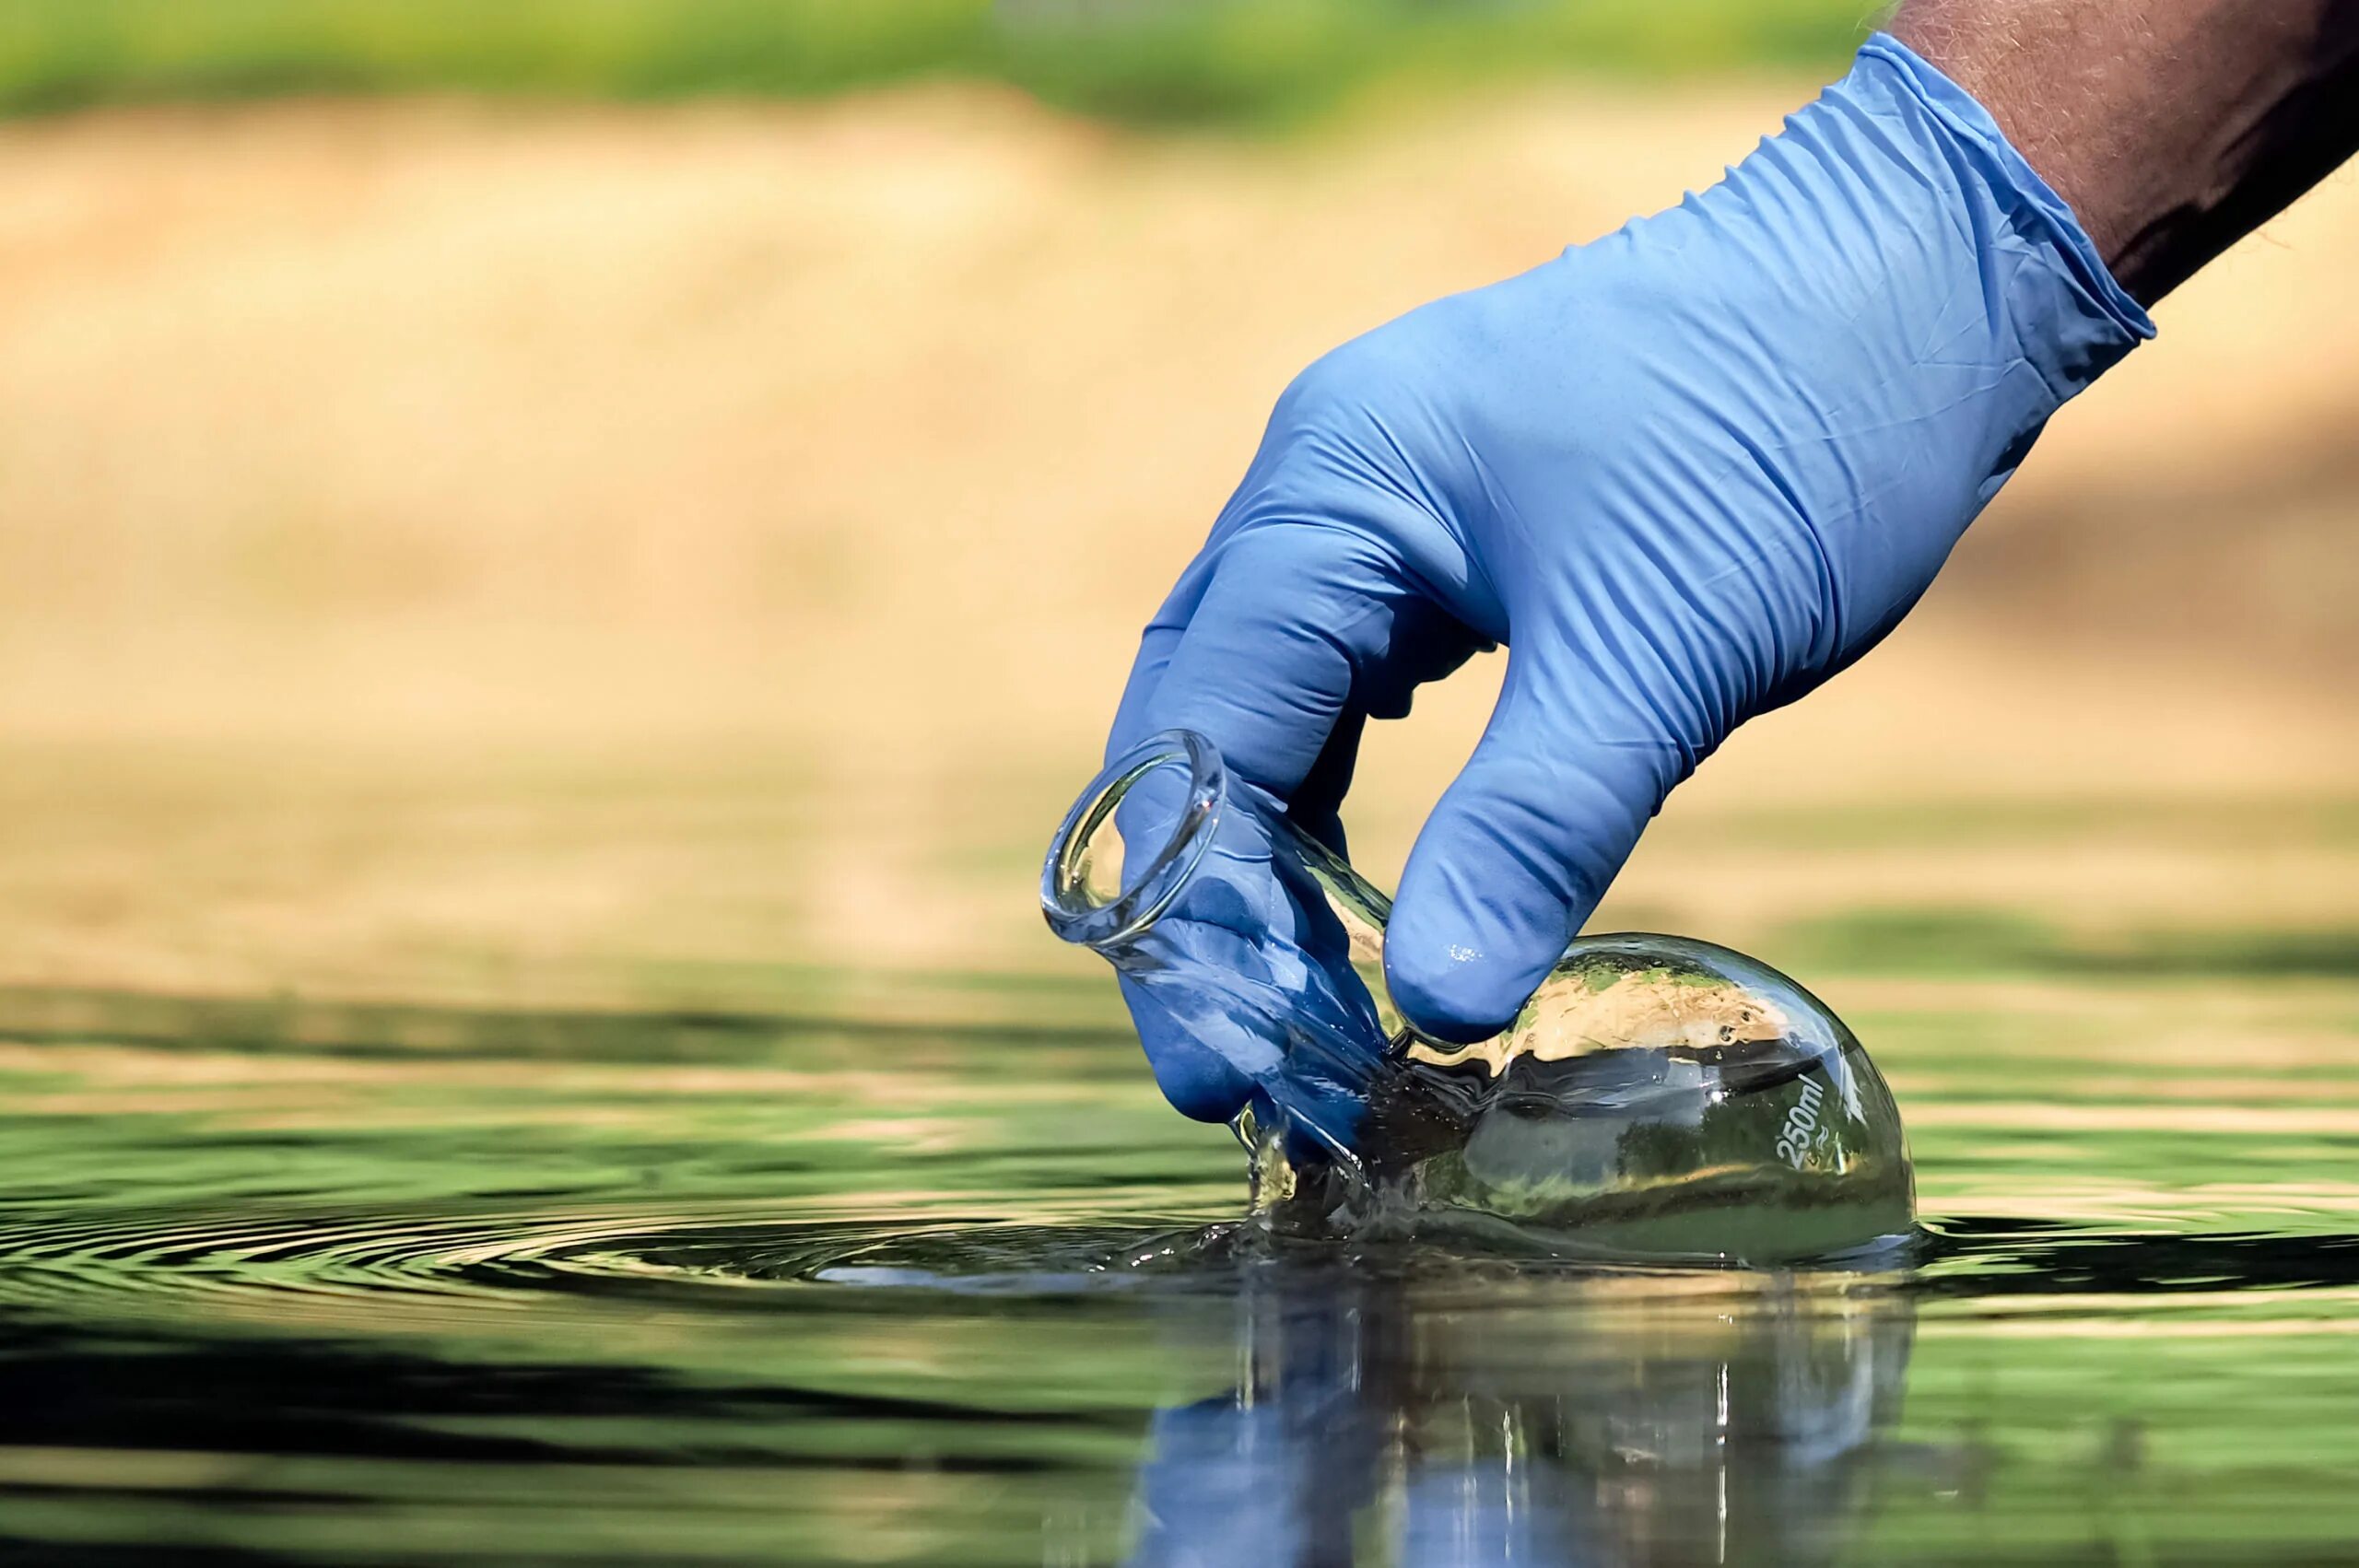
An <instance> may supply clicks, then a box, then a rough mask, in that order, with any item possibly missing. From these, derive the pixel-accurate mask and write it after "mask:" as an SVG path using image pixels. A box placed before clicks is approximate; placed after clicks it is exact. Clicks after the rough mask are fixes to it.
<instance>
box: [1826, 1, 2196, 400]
mask: <svg viewBox="0 0 2359 1568" xmlns="http://www.w3.org/2000/svg"><path fill="white" fill-rule="evenodd" d="M1869 78H1881V79H1880V80H1877V81H1876V82H1875V83H1874V86H1875V87H1876V88H1881V89H1882V90H1881V92H1880V93H1878V94H1876V96H1887V97H1888V99H1889V102H1890V108H1891V109H1892V110H1897V111H1902V112H1904V113H1907V114H1908V115H1909V117H1910V118H1912V119H1918V120H1919V121H1920V122H1922V124H1921V127H1920V128H1921V129H1923V130H1925V131H1929V132H1931V133H1932V134H1933V135H1935V136H1936V138H1937V139H1938V141H1939V142H1940V144H1941V151H1942V155H1943V157H1944V158H1945V159H1946V160H1947V161H1949V162H1950V164H1951V166H1952V172H1953V174H1954V177H1955V178H1956V179H1957V180H1958V181H1959V184H1960V186H1961V187H1962V188H1963V189H1965V190H1966V193H1968V194H1969V196H1970V197H1972V198H1974V205H1976V207H1977V208H1978V210H1977V211H1976V212H1974V213H1973V214H1972V215H1971V216H1972V218H1973V220H1974V221H1975V222H1976V224H1977V226H1978V227H1979V225H1980V224H1981V223H1982V222H1983V221H1985V220H1986V219H1988V220H1990V221H1993V222H1995V223H1996V224H1999V225H2003V226H2004V228H2005V230H2006V231H2007V232H2010V233H2012V234H2013V236H2014V237H2015V239H2016V240H2019V241H2021V242H2022V243H2024V244H2025V245H2026V246H2029V247H2031V248H2033V249H2034V250H2035V251H2038V252H2045V253H2046V256H2047V258H2048V259H2049V260H2050V261H2051V262H2052V263H2053V264H2052V266H2051V267H2049V268H2046V269H2042V270H2044V271H2047V272H2048V273H2049V277H2048V279H2044V280H2037V281H2041V282H2045V283H2048V285H2049V287H2047V288H2045V289H2044V290H2043V291H2042V296H2043V297H2042V298H2039V299H2038V300H2037V301H2036V303H2035V302H2034V301H2031V300H2027V299H2025V298H2022V297H2021V291H2022V288H2023V286H2024V285H2025V283H2027V282H2031V281H2034V280H2027V279H2024V278H2022V277H2021V276H2019V275H2016V274H2014V273H2010V272H1998V273H1997V275H1992V276H1990V277H1989V278H1988V279H1987V280H1986V281H1987V283H1988V285H1989V286H1992V287H1999V288H2002V289H2003V290H2004V291H2005V292H2006V293H2007V294H2008V295H2009V296H2010V297H2011V298H2010V303H2011V304H2013V305H2015V306H2017V307H2018V308H2019V309H2018V311H2017V312H2016V314H2017V325H2018V329H2019V331H2020V332H2021V338H2022V347H2023V349H2024V351H2025V357H2027V358H2029V359H2030V360H2031V362H2032V363H2033V365H2034V366H2035V367H2036V369H2038V370H2039V372H2040V374H2041V376H2042V377H2043V378H2044V379H2045V380H2047V381H2048V385H2049V387H2050V388H2051V389H2052V390H2053V391H2054V392H2055V393H2056V396H2057V401H2058V402H2059V403H2061V402H2062V401H2064V400H2065V399H2067V398H2069V397H2071V395H2072V394H2073V393H2075V392H2080V391H2081V390H2082V389H2083V388H2084V387H2086V386H2087V385H2088V384H2089V383H2090V382H2092V381H2094V380H2096V379H2097V377H2098V376H2100V375H2102V374H2104V373H2105V371H2107V369H2111V368H2112V367H2113V366H2114V365H2115V364H2117V363H2118V362H2119V360H2120V359H2121V358H2122V357H2123V356H2124V355H2126V354H2128V353H2129V352H2130V350H2131V349H2132V348H2135V347H2136V346H2137V345H2139V344H2141V343H2142V342H2144V341H2145V340H2147V339H2149V338H2151V337H2153V336H2154V319H2153V318H2152V317H2151V316H2149V315H2148V314H2147V313H2146V310H2145V307H2144V306H2142V305H2141V304H2139V303H2138V301H2137V300H2136V299H2135V298H2132V297H2131V295H2130V291H2129V290H2128V289H2126V288H2124V287H2121V284H2120V282H2119V281H2118V280H2117V279H2116V278H2115V277H2114V275H2113V273H2112V271H2111V270H2110V269H2109V268H2107V265H2106V263H2105V259H2104V258H2103V257H2102V256H2100V255H2099V254H2098V253H2097V248H2096V244H2095V241H2094V240H2091V239H2090V238H2089V233H2088V230H2087V229H2085V228H2082V227H2081V220H2080V219H2079V218H2078V217H2077V216H2074V215H2073V212H2072V207H2071V203H2069V202H2067V201H2065V199H2064V198H2063V197H2062V196H2060V195H2059V194H2058V193H2057V192H2056V190H2055V188H2054V187H2053V186H2051V185H2049V184H2048V181H2046V180H2044V179H2042V178H2041V177H2040V174H2039V171H2038V170H2036V169H2034V168H2033V167H2032V166H2031V163H2030V161H2029V160H2028V159H2026V158H2025V157H2024V156H2023V154H2022V153H2020V152H2018V151H2016V150H2015V146H2014V144H2013V143H2012V142H2010V141H2008V140H2007V135H2006V133H2005V132H2004V131H2001V129H2000V128H1999V123H1998V121H1997V120H1995V119H1993V118H1992V117H1991V114H1990V111H1989V110H1987V109H1985V108H1983V107H1982V105H1981V103H1980V102H1978V100H1977V99H1975V98H1974V96H1973V95H1972V94H1971V93H1968V92H1967V91H1966V89H1965V88H1962V87H1960V86H1958V84H1957V83H1956V82H1954V81H1953V80H1951V79H1950V78H1949V77H1948V76H1944V75H1943V74H1942V72H1941V70H1940V69H1938V68H1937V67H1935V66H1934V65H1933V64H1931V63H1930V62H1928V61H1927V60H1926V59H1925V58H1924V56H1922V55H1920V54H1919V53H1917V52H1916V51H1915V50H1912V49H1910V48H1909V47H1908V46H1907V44H1905V43H1903V42H1901V41H1899V40H1898V39H1896V38H1894V37H1893V36H1892V35H1891V34H1889V33H1883V32H1879V33H1876V34H1875V35H1873V36H1872V37H1871V38H1870V39H1869V40H1868V41H1867V42H1866V43H1865V44H1863V45H1862V46H1861V47H1860V54H1859V61H1858V64H1857V65H1856V66H1855V68H1854V70H1853V72H1852V75H1851V78H1850V80H1849V81H1848V82H1847V83H1845V84H1844V87H1846V88H1861V89H1866V88H1868V87H1869ZM1838 90H1840V89H1838ZM1985 204H1987V205H1985ZM1987 248H1988V247H1987V246H1986V249H1987ZM1994 270H1995V269H1994ZM2056 284H2060V285H2062V288H2061V290H2060V292H2059V291H2058V290H2057V289H2056V288H2055V287H2053V286H2054V285H2056ZM2025 305H2031V306H2032V309H2031V310H2030V311H2029V312H2028V314H2029V317H2030V319H2029V320H2025V319H2024V313H2023V312H2022V310H2021V309H2020V308H2021V307H2023V306H2025Z"/></svg>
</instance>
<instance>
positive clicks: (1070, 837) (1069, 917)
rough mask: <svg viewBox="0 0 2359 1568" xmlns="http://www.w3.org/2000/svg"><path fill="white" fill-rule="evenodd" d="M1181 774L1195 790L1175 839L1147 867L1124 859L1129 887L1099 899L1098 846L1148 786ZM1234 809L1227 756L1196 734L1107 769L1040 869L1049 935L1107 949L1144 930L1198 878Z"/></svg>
mask: <svg viewBox="0 0 2359 1568" xmlns="http://www.w3.org/2000/svg"><path fill="white" fill-rule="evenodd" d="M1174 766H1183V767H1185V768H1186V769H1187V771H1188V787H1187V793H1186V795H1185V796H1184V797H1183V799H1182V801H1181V803H1180V808H1179V810H1178V812H1177V813H1176V814H1175V816H1174V818H1173V822H1172V826H1171V834H1170V837H1168V839H1166V840H1165V842H1164V844H1163V846H1162V847H1161V848H1158V849H1157V850H1156V852H1155V854H1154V855H1153V856H1152V857H1151V858H1149V859H1148V860H1146V861H1145V863H1144V865H1143V866H1140V865H1135V864H1134V863H1133V858H1132V857H1129V856H1126V857H1125V860H1124V864H1123V867H1122V885H1121V890H1120V891H1119V892H1117V893H1116V894H1115V895H1113V896H1112V897H1111V898H1101V897H1099V896H1097V895H1094V894H1093V893H1092V892H1091V890H1090V887H1089V881H1088V863H1087V850H1088V848H1089V845H1090V842H1091V840H1092V839H1093V838H1094V837H1096V836H1097V832H1098V831H1099V829H1101V828H1102V827H1104V826H1105V825H1106V824H1107V819H1108V818H1109V817H1111V816H1112V815H1113V814H1114V813H1115V811H1116V810H1117V809H1119V808H1120V807H1121V803H1122V802H1123V801H1124V800H1125V799H1126V798H1127V797H1128V796H1129V794H1130V792H1131V790H1133V789H1134V788H1136V787H1137V785H1138V784H1139V782H1140V781H1141V780H1142V779H1144V778H1146V777H1147V776H1148V775H1150V774H1153V773H1156V772H1159V771H1161V770H1163V769H1165V768H1168V767H1174ZM1227 801H1228V769H1227V767H1226V765H1224V764H1223V763H1222V761H1221V755H1220V752H1219V750H1218V749H1217V748H1216V747H1215V746H1214V744H1213V743H1212V742H1210V741H1209V740H1207V739H1205V738H1204V737H1203V736H1202V735H1200V734H1198V733H1196V732H1195V731H1192V730H1165V731H1159V732H1157V733H1156V734H1153V735H1150V736H1148V737H1147V738H1146V739H1145V740H1144V741H1141V742H1140V743H1138V744H1136V745H1134V746H1133V747H1131V748H1130V749H1129V750H1128V751H1125V752H1123V753H1122V754H1121V755H1119V756H1117V757H1115V758H1114V759H1113V760H1111V761H1109V763H1107V765H1106V766H1104V767H1103V768H1101V769H1100V770H1099V771H1098V774H1097V777H1096V778H1092V779H1091V780H1090V781H1089V783H1088V784H1087V785H1086V786H1085V787H1084V788H1083V790H1082V791H1081V794H1080V796H1079V797H1078V798H1077V799H1075V800H1074V803H1073V807H1072V809H1071V810H1069V811H1067V812H1066V813H1065V815H1064V820H1063V821H1062V823H1060V824H1059V825H1057V833H1056V837H1054V838H1052V839H1051V840H1050V843H1049V854H1048V859H1047V860H1045V861H1044V862H1043V863H1042V865H1041V867H1040V912H1041V913H1042V914H1043V915H1044V916H1046V917H1047V918H1048V921H1049V928H1050V930H1053V931H1055V932H1056V934H1057V935H1058V936H1060V937H1062V938H1063V939H1064V940H1065V941H1067V942H1079V943H1081V944H1083V945H1085V946H1088V947H1095V948H1100V949H1103V948H1109V947H1113V946H1117V945H1119V944H1121V943H1122V942H1127V941H1130V940H1132V939H1133V938H1134V937H1136V936H1137V935H1138V934H1139V933H1140V932H1142V931H1144V930H1146V928H1147V927H1149V926H1151V925H1153V924H1154V923H1155V922H1156V919H1159V918H1160V917H1161V916H1162V914H1163V912H1164V910H1166V909H1167V908H1168V907H1170V905H1171V901H1172V900H1173V899H1174V898H1176V897H1178V896H1179V895H1180V889H1181V888H1182V887H1185V886H1186V885H1187V884H1188V879H1189V878H1190V877H1191V876H1193V875H1194V874H1195V872H1196V867H1197V866H1198V864H1200V863H1201V862H1202V861H1203V858H1204V852H1205V851H1206V850H1207V849H1209V848H1211V847H1212V842H1213V836H1214V832H1215V828H1217V827H1218V825H1219V823H1220V816H1221V812H1222V810H1223V808H1224V807H1225V806H1226V803H1227Z"/></svg>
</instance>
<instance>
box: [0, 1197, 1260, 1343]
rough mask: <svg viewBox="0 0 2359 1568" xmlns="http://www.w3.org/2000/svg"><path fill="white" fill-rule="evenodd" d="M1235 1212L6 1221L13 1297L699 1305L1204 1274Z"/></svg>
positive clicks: (58, 1301)
mask: <svg viewBox="0 0 2359 1568" xmlns="http://www.w3.org/2000/svg"><path fill="white" fill-rule="evenodd" d="M1236 1229H1237V1227H1236V1226H1235V1225H1233V1224H1203V1223H1194V1224H1190V1223H1172V1222H1169V1221H1162V1220H1153V1219H1141V1220H1137V1221H1133V1222H1127V1223H1125V1222H1119V1221H1099V1222H1096V1223H1043V1222H1041V1221H1039V1220H1032V1219H1025V1218H967V1219H943V1218H937V1217H931V1216H929V1217H924V1218H908V1217H903V1218H879V1217H856V1218H843V1217H833V1216H830V1217H808V1218H796V1217H793V1216H792V1215H788V1216H780V1215H778V1214H775V1213H772V1214H769V1215H766V1216H759V1217H753V1216H744V1215H697V1214H678V1213H661V1212H650V1211H628V1210H617V1211H603V1212H580V1211H575V1212H567V1213H559V1214H536V1215H496V1214H486V1215H480V1216H474V1217H452V1216H433V1215H408V1214H386V1215H366V1214H337V1215H332V1216H307V1217H288V1218H278V1219H256V1218H254V1217H252V1216H250V1215H247V1216H241V1215H231V1214H221V1215H213V1216H189V1217H182V1218H178V1219H175V1220H170V1221H166V1222H158V1221H157V1220H155V1219H153V1218H150V1217H139V1216H128V1215H126V1216H122V1217H117V1218H111V1219H105V1220H100V1219H93V1218H90V1217H87V1216H86V1217H76V1218H73V1219H62V1220H55V1221H49V1222H41V1221H32V1222H18V1223H13V1224H10V1225H7V1226H6V1227H0V1303H5V1304H8V1305H68V1304H70V1303H72V1302H73V1301H75V1300H76V1299H77V1298H86V1297H91V1296H107V1297H111V1298H117V1301H116V1305H124V1304H126V1303H128V1304H130V1305H137V1304H139V1303H141V1302H145V1303H146V1304H147V1305H149V1306H151V1307H157V1308H169V1309H170V1310H172V1311H174V1312H176V1313H187V1312H193V1311H206V1310H219V1311H224V1312H234V1311H236V1310H238V1309H239V1308H241V1307H250V1308H267V1309H268V1310H269V1311H270V1312H271V1313H272V1314H273V1316H280V1317H283V1316H287V1315H288V1314H289V1313H301V1312H303V1311H304V1309H305V1308H306V1307H307V1306H309V1307H311V1308H315V1309H317V1310H320V1311H325V1312H330V1313H333V1312H334V1309H335V1308H337V1307H338V1306H343V1307H346V1308H350V1307H365V1308H368V1309H370V1310H371V1311H376V1310H381V1309H387V1310H390V1309H397V1308H399V1307H401V1306H404V1305H407V1306H410V1307H420V1306H431V1305H441V1306H443V1307H445V1308H449V1307H454V1306H466V1305H472V1306H475V1307H479V1308H482V1309H486V1310H497V1309H499V1308H502V1307H513V1306H518V1305H544V1306H546V1305H551V1304H553V1303H555V1302H557V1301H560V1300H570V1301H579V1302H594V1301H597V1300H601V1299H608V1300H628V1301H631V1302H635V1303H640V1304H658V1305H661V1304H669V1305H676V1306H683V1307H688V1308H694V1309H699V1310H701V1309H710V1310H729V1309H733V1308H740V1307H744V1306H747V1305H762V1303H763V1302H764V1301H765V1300H766V1301H767V1302H768V1303H769V1305H776V1304H777V1298H778V1297H779V1296H780V1294H781V1293H785V1292H790V1291H794V1290H808V1289H811V1288H813V1287H815V1286H891V1285H909V1284H930V1285H933V1286H936V1287H940V1288H946V1289H954V1290H960V1291H967V1292H972V1293H1031V1294H1044V1295H1055V1294H1069V1293H1077V1292H1090V1291H1100V1290H1116V1289H1122V1288H1125V1287H1126V1286H1129V1285H1132V1284H1134V1283H1136V1282H1139V1281H1142V1280H1144V1279H1145V1278H1148V1277H1150V1276H1156V1275H1160V1276H1162V1277H1164V1278H1165V1279H1166V1281H1168V1282H1169V1283H1171V1284H1173V1285H1175V1286H1180V1287H1182V1288H1184V1287H1185V1286H1186V1285H1187V1284H1189V1283H1190V1282H1194V1283H1199V1284H1201V1283H1203V1282H1205V1277H1206V1273H1207V1271H1208V1270H1209V1271H1211V1272H1214V1273H1217V1272H1219V1271H1220V1270H1222V1268H1223V1266H1224V1264H1225V1263H1226V1260H1227V1259H1228V1258H1229V1257H1230V1256H1231V1254H1232V1250H1233V1249H1232V1248H1231V1246H1230V1240H1231V1238H1232V1236H1233V1235H1234V1233H1235V1232H1236Z"/></svg>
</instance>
